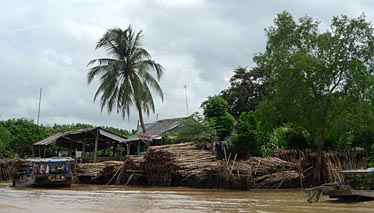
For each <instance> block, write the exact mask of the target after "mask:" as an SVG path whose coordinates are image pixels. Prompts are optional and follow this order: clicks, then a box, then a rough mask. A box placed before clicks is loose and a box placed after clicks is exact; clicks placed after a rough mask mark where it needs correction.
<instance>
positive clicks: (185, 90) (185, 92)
mask: <svg viewBox="0 0 374 213" xmlns="http://www.w3.org/2000/svg"><path fill="white" fill-rule="evenodd" d="M184 94H185V95H186V109H187V116H188V115H189V113H188V101H187V85H184Z"/></svg>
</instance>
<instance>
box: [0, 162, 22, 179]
mask: <svg viewBox="0 0 374 213" xmlns="http://www.w3.org/2000/svg"><path fill="white" fill-rule="evenodd" d="M14 162H15V160H11V159H9V160H3V159H0V181H4V180H9V179H10V178H12V176H13V175H14V169H13V163H14ZM25 171H27V170H26V169H25Z"/></svg>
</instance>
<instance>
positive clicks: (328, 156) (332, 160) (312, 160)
mask: <svg viewBox="0 0 374 213" xmlns="http://www.w3.org/2000/svg"><path fill="white" fill-rule="evenodd" d="M276 156H277V157H278V158H280V159H282V160H285V161H288V162H294V163H296V164H298V165H299V166H300V169H301V170H302V173H303V176H304V185H305V186H309V185H312V182H313V174H314V172H315V171H314V169H315V165H316V162H317V153H313V152H311V151H309V150H306V151H302V150H279V151H278V152H277V154H276ZM321 163H322V165H321V168H322V173H321V174H322V182H325V183H326V182H342V181H344V176H343V175H342V174H341V173H340V171H341V170H347V169H358V168H364V167H365V161H364V159H363V153H362V152H353V151H346V152H322V153H321Z"/></svg>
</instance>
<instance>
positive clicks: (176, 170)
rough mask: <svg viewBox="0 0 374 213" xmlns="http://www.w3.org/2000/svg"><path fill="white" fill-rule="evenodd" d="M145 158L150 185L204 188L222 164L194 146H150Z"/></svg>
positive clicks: (188, 144)
mask: <svg viewBox="0 0 374 213" xmlns="http://www.w3.org/2000/svg"><path fill="white" fill-rule="evenodd" d="M144 158H145V171H146V176H147V182H148V184H149V185H158V186H178V185H184V186H192V187H207V184H210V183H211V178H212V176H214V175H215V174H216V173H217V172H218V171H219V170H220V169H221V163H220V161H218V160H216V158H215V156H214V155H212V153H211V152H209V151H208V150H203V149H202V147H201V146H200V145H199V144H197V143H193V142H189V143H180V144H172V145H163V146H152V147H150V148H149V149H148V152H147V154H146V155H145V156H144Z"/></svg>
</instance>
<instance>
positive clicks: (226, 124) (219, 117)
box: [201, 96, 235, 140]
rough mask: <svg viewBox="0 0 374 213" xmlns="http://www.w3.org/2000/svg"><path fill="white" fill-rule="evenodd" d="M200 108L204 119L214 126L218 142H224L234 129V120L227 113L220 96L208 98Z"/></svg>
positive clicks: (224, 102) (224, 103) (226, 105)
mask: <svg viewBox="0 0 374 213" xmlns="http://www.w3.org/2000/svg"><path fill="white" fill-rule="evenodd" d="M201 107H202V108H203V110H204V116H205V118H206V119H208V120H211V121H213V122H214V123H215V124H216V130H217V133H218V136H219V138H220V140H224V139H225V137H227V136H229V135H230V134H231V132H232V130H233V129H234V123H235V119H234V117H233V116H232V115H231V114H230V113H229V112H227V108H228V103H227V101H226V100H225V99H223V98H222V97H221V96H213V97H208V100H207V101H205V102H203V103H202V105H201Z"/></svg>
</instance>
